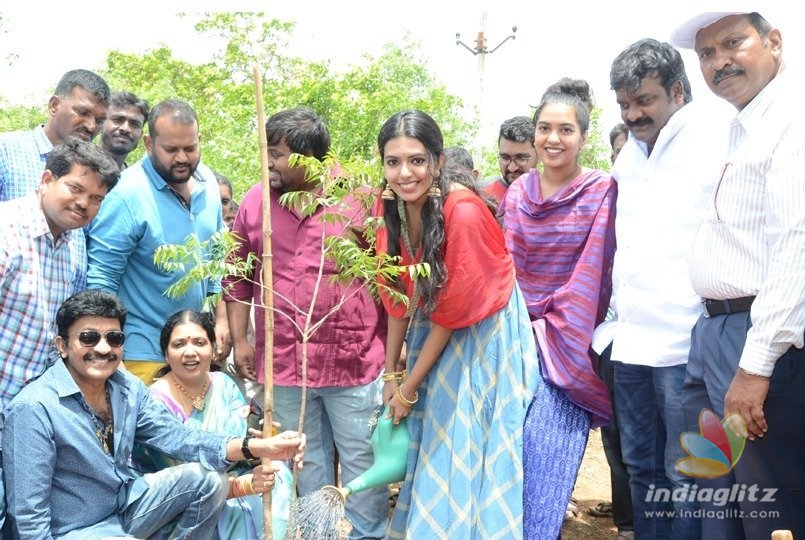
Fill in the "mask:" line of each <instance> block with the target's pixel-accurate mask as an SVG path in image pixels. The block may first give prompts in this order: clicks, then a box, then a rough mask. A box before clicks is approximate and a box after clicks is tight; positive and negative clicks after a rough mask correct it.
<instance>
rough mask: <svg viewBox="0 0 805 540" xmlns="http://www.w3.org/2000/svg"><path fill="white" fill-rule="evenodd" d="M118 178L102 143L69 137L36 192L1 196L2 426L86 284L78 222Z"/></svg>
mask: <svg viewBox="0 0 805 540" xmlns="http://www.w3.org/2000/svg"><path fill="white" fill-rule="evenodd" d="M117 179H118V169H117V165H115V163H114V162H113V161H112V160H111V159H110V158H109V157H108V156H107V155H106V154H105V153H104V152H103V151H102V150H101V149H100V148H98V147H97V146H95V145H93V144H92V143H90V142H88V141H83V140H80V139H78V138H75V137H69V138H67V139H66V140H65V141H63V142H62V143H59V144H57V145H56V146H55V147H54V149H53V150H52V151H51V152H50V154H49V155H48V159H47V162H46V164H45V172H44V173H42V176H41V180H40V185H39V189H38V191H36V192H31V193H30V194H29V195H27V196H25V197H22V198H18V199H14V200H11V201H6V202H0V230H2V231H3V234H2V235H0V358H2V362H0V431H2V427H3V420H2V414H1V413H2V412H3V409H4V408H5V406H6V405H7V404H8V402H9V401H10V400H11V398H13V397H14V396H15V395H16V394H17V393H18V392H19V391H20V389H21V388H22V387H23V386H24V385H25V384H26V383H27V382H28V381H30V380H32V379H34V378H36V377H38V376H39V375H41V374H42V372H44V371H45V369H46V368H47V367H48V366H49V365H51V364H53V363H54V362H55V361H56V359H57V358H58V354H57V353H56V349H55V347H54V341H53V338H54V337H55V335H56V332H55V329H56V327H55V324H54V323H55V316H56V310H57V309H58V307H59V306H60V305H61V303H62V302H63V301H64V300H65V299H67V297H68V296H70V295H71V294H73V293H75V292H78V291H81V290H83V289H84V288H85V286H86V280H87V255H86V247H85V244H84V234H83V233H82V231H81V230H80V229H81V228H82V227H83V226H84V225H86V224H87V223H89V222H90V221H92V219H93V218H94V217H95V215H96V214H97V213H98V209H99V208H100V205H101V202H102V201H103V199H104V197H105V196H106V193H107V191H108V190H109V189H111V188H112V186H114V184H115V183H116V182H117ZM1 471H2V469H1V466H0V477H1V476H2V472H1ZM2 487H3V486H2V483H1V482H0V525H2V523H3V517H4V515H5V512H4V504H3V497H2Z"/></svg>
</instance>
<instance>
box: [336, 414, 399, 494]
mask: <svg viewBox="0 0 805 540" xmlns="http://www.w3.org/2000/svg"><path fill="white" fill-rule="evenodd" d="M388 412H389V408H388V406H386V408H385V409H384V410H383V414H382V415H381V417H380V418H379V419H378V421H377V426H376V427H375V431H374V433H372V438H371V440H370V443H371V445H372V453H373V454H374V458H375V462H374V464H373V465H372V466H371V467H369V469H367V470H366V472H364V473H363V474H362V475H360V476H358V477H357V478H356V479H354V480H353V481H352V482H350V483H348V484H347V485H346V486H344V487H342V488H337V487H335V486H324V487H323V488H322V491H329V492H335V493H338V495H339V497H341V500H342V501H346V500H347V497H349V496H350V495H351V494H353V493H356V492H358V491H363V490H365V489H371V488H374V487H379V486H386V485H388V484H392V483H394V482H400V481H402V480H403V478H405V470H406V469H407V468H408V446H409V444H410V442H411V438H410V437H409V436H408V426H407V425H406V419H405V418H403V419H402V420H400V423H399V424H397V425H396V426H395V425H394V424H393V423H392V420H394V419H393V418H386V415H387V414H388Z"/></svg>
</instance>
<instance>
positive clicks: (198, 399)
mask: <svg viewBox="0 0 805 540" xmlns="http://www.w3.org/2000/svg"><path fill="white" fill-rule="evenodd" d="M171 379H173V384H175V385H176V388H178V389H179V392H181V393H182V394H184V395H185V396H187V398H188V399H189V400H190V401H191V402H193V408H194V409H196V410H198V411H203V410H204V397H205V396H206V394H207V388H208V387H209V386H210V377H209V376H207V379H206V380H205V381H204V389H203V390H202V391H201V395H199V396H195V397H193V396H191V395H190V392H188V391H187V390H185V388H184V386H182V385H181V384H179V381H177V380H176V376H175V375H174V374H173V373H171Z"/></svg>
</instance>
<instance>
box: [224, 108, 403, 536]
mask: <svg viewBox="0 0 805 540" xmlns="http://www.w3.org/2000/svg"><path fill="white" fill-rule="evenodd" d="M266 134H267V138H268V169H269V182H270V184H271V228H272V234H271V251H272V255H273V268H272V270H273V272H272V273H273V281H274V283H273V286H274V308H275V316H274V322H275V327H274V408H275V409H276V411H275V419H276V420H277V421H279V422H280V423H281V424H282V425H283V426H286V427H292V426H296V425H297V423H298V421H299V412H300V406H301V385H302V372H301V366H302V334H301V331H300V329H302V330H304V329H305V325H306V322H305V321H306V316H307V312H308V311H309V310H310V306H311V305H312V304H313V305H314V306H315V307H314V308H313V317H312V320H311V323H312V324H315V323H317V322H318V321H319V320H321V319H322V318H323V317H324V316H325V315H326V316H327V317H326V320H325V322H324V324H323V325H322V327H321V328H319V329H318V330H316V331H315V332H314V333H313V334H312V335H311V336H310V339H309V342H308V382H307V386H308V394H307V403H306V413H305V429H304V431H305V433H306V434H307V439H308V444H307V450H306V457H305V468H304V469H303V470H302V471H301V472H300V476H299V494H300V495H305V494H306V493H310V492H311V491H315V490H318V489H320V488H321V487H322V486H325V485H328V484H333V483H334V482H335V474H336V473H335V470H334V463H333V462H334V460H333V454H334V452H333V450H334V448H336V449H337V450H338V455H339V459H340V463H341V471H342V479H343V482H344V483H347V482H349V481H350V480H352V479H353V478H355V477H356V476H358V475H359V474H361V473H362V472H363V471H365V470H366V469H368V468H369V467H370V466H371V465H372V462H373V457H372V449H371V447H370V445H369V438H370V434H371V428H370V424H371V422H370V420H371V417H372V415H373V413H374V412H375V409H376V408H377V407H379V406H380V405H381V386H380V382H379V380H380V371H381V370H382V368H383V365H384V361H385V341H386V317H385V314H384V312H383V310H382V307H381V306H380V305H379V304H378V303H377V302H375V301H373V300H372V298H371V297H370V296H369V294H368V293H367V292H366V290H365V289H364V287H363V284H360V283H353V284H350V285H341V284H336V283H333V282H332V280H331V277H332V276H333V275H335V274H336V272H337V270H336V268H335V265H334V263H333V262H332V261H329V260H324V261H323V264H324V268H323V271H324V272H323V276H322V278H321V280H320V281H319V283H318V290H317V288H316V283H317V281H318V272H319V267H320V265H321V264H322V257H321V246H322V236H323V235H324V236H333V235H338V234H340V232H341V231H342V230H343V228H344V224H343V223H335V224H333V223H327V222H326V221H325V220H323V219H322V215H323V214H324V211H325V209H324V208H323V207H319V208H318V209H317V210H316V212H314V213H313V215H311V216H305V215H302V214H300V213H299V212H297V211H296V210H295V209H293V208H287V207H285V206H282V205H281V204H280V203H279V200H278V199H279V197H280V195H282V194H283V193H286V192H290V191H302V190H315V189H318V188H317V186H316V185H314V184H310V183H308V182H306V180H305V169H304V168H303V167H291V166H290V165H289V163H288V159H289V158H290V156H291V154H294V153H296V154H302V155H305V156H313V157H315V158H317V159H322V158H324V156H325V154H326V153H327V151H328V150H329V147H330V135H329V132H328V130H327V126H325V124H324V123H323V121H322V120H321V119H320V118H319V117H318V116H317V115H316V113H315V112H313V111H312V110H310V109H306V108H301V107H299V108H294V109H289V110H285V111H280V112H278V113H276V114H274V115H272V116H271V117H270V118H269V119H268V121H267V122H266ZM262 197H263V186H262V184H257V185H255V186H254V187H252V188H251V189H250V190H249V191H248V192H247V193H246V195H245V196H244V198H243V201H242V202H241V205H240V209H239V210H238V214H237V217H236V218H235V222H234V224H233V226H232V232H233V233H235V234H236V235H237V236H238V237H240V238H241V239H242V242H241V246H240V248H239V251H238V255H239V256H240V257H241V258H243V259H246V257H247V256H248V255H249V254H250V253H253V254H254V255H256V256H257V258H258V263H257V265H256V267H255V268H254V272H253V276H252V277H253V279H254V282H250V281H245V280H238V279H237V278H228V279H227V280H225V284H227V285H230V286H231V288H230V289H229V291H228V293H227V295H228V296H227V298H226V301H227V314H228V316H229V328H230V333H231V336H232V341H233V345H234V351H235V352H234V363H235V368H236V370H237V371H238V373H239V374H240V375H241V376H243V377H245V378H247V379H251V380H257V381H259V382H261V383H262V382H263V347H264V343H265V341H264V338H265V336H264V322H263V321H264V316H265V313H264V309H263V308H261V307H260V305H261V294H262V292H261V285H260V283H259V282H260V276H261V275H262V267H261V265H260V263H259V261H260V260H262V256H263V223H262V222H263V220H262V216H263V211H262ZM355 206H357V205H355ZM358 222H359V223H360V222H362V219H359V220H358ZM356 289H357V291H356ZM342 299H346V300H345V301H344V303H343V305H341V307H340V308H339V309H338V310H337V311H336V312H335V313H333V314H330V315H327V314H328V312H330V310H331V309H332V308H333V307H335V306H336V305H337V304H338V303H339V302H341V301H342ZM252 303H253V304H254V308H255V334H256V335H255V338H256V339H255V346H254V347H252V345H251V344H250V343H249V341H248V340H247V337H246V330H247V327H248V323H249V311H250V308H251V304H252ZM346 517H347V519H348V520H349V521H350V522H351V523H352V525H353V531H352V534H351V535H350V538H383V536H384V534H385V529H386V523H387V518H388V489H386V488H376V489H372V490H367V491H364V492H360V493H356V494H355V495H353V496H351V497H350V498H349V502H348V504H347V508H346Z"/></svg>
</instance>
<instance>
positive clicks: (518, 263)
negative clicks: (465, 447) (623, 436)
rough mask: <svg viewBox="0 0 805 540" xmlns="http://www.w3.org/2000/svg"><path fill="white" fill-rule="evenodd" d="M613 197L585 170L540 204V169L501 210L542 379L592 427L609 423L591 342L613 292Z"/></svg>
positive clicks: (609, 186)
mask: <svg viewBox="0 0 805 540" xmlns="http://www.w3.org/2000/svg"><path fill="white" fill-rule="evenodd" d="M616 197H617V184H616V183H615V181H614V180H613V179H612V178H611V176H610V175H609V174H608V173H606V172H604V171H599V170H585V171H583V172H582V174H580V175H579V176H577V177H576V178H574V179H573V180H572V181H571V182H570V183H569V184H567V185H566V186H565V187H563V188H562V189H561V190H559V191H558V192H557V193H555V194H554V195H552V196H551V197H549V198H548V199H547V200H542V195H541V193H540V187H539V171H536V170H532V171H531V172H530V173H529V174H528V175H525V176H522V177H520V178H519V179H518V180H516V181H515V182H514V183H513V184H512V186H511V187H510V188H509V190H508V192H507V193H506V197H505V198H504V200H503V201H502V203H501V208H500V212H501V213H502V217H503V227H504V233H505V237H506V246H507V247H508V249H509V251H510V252H511V254H512V257H513V259H514V265H515V267H516V269H517V282H518V283H519V285H520V288H521V289H522V291H523V295H524V296H525V299H526V305H527V306H528V312H529V315H530V317H531V320H532V325H533V327H534V330H535V332H536V339H537V345H538V348H539V353H540V366H541V369H542V372H543V376H544V377H545V378H546V379H547V380H548V381H549V382H550V383H551V384H553V385H554V386H556V387H558V388H560V389H561V390H562V391H563V392H564V393H565V394H566V395H567V396H568V398H569V399H570V400H571V401H572V402H573V403H575V404H576V405H578V406H579V407H581V408H583V409H584V410H586V411H588V412H590V413H591V416H592V425H593V427H597V426H600V425H603V424H606V423H607V422H609V419H610V418H611V417H612V404H611V402H610V399H609V393H608V392H607V388H606V386H605V385H604V383H603V381H602V380H601V379H600V378H599V377H598V375H597V374H596V371H595V368H594V362H593V359H592V357H591V351H590V342H591V340H592V335H593V330H594V329H595V327H596V325H597V324H598V323H600V322H602V321H603V320H604V316H605V315H606V311H607V308H608V306H609V299H610V295H611V293H612V260H613V257H614V254H615V199H616Z"/></svg>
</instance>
